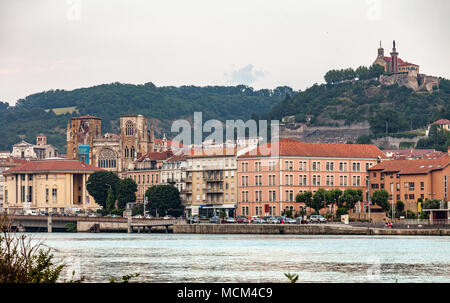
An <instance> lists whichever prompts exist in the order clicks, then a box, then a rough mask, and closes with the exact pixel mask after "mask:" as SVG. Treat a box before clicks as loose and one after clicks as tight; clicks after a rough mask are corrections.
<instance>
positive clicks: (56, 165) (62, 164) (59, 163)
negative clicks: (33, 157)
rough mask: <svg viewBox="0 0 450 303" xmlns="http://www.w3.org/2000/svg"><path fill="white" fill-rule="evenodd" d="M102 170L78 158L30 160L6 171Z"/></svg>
mask: <svg viewBox="0 0 450 303" xmlns="http://www.w3.org/2000/svg"><path fill="white" fill-rule="evenodd" d="M100 170H102V169H101V168H98V167H96V166H94V165H90V164H87V163H82V162H81V161H78V160H39V161H29V162H27V163H24V164H22V165H19V166H16V167H14V168H11V169H8V170H7V171H5V172H4V173H18V172H39V171H44V172H45V171H61V172H64V171H65V172H72V171H79V172H81V171H83V172H91V171H100Z"/></svg>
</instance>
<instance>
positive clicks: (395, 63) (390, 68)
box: [373, 41, 419, 73]
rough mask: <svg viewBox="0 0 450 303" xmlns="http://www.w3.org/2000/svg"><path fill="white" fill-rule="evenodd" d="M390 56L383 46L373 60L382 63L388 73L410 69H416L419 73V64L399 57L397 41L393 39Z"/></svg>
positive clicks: (404, 71) (406, 71)
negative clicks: (386, 55) (385, 52)
mask: <svg viewBox="0 0 450 303" xmlns="http://www.w3.org/2000/svg"><path fill="white" fill-rule="evenodd" d="M390 55H391V56H390V57H385V56H384V49H383V47H381V41H380V48H378V56H377V58H376V59H375V61H374V62H373V64H377V65H381V66H383V67H384V71H385V72H386V73H408V72H410V71H414V72H417V73H419V65H417V64H414V63H410V62H406V61H403V60H402V59H400V58H399V57H398V52H397V49H396V48H395V41H393V47H392V51H391V53H390Z"/></svg>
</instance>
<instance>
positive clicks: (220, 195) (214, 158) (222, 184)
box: [182, 148, 238, 216]
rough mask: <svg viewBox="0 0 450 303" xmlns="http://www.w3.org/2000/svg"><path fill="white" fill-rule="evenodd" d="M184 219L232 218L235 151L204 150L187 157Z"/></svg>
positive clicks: (234, 199)
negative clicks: (204, 217)
mask: <svg viewBox="0 0 450 303" xmlns="http://www.w3.org/2000/svg"><path fill="white" fill-rule="evenodd" d="M186 159H187V167H186V187H185V188H184V189H183V190H182V193H184V194H185V199H186V200H185V206H186V207H185V211H186V216H192V215H198V214H200V215H202V214H204V215H209V216H212V215H213V214H216V215H219V214H220V212H222V211H223V212H225V214H226V215H227V216H234V215H235V209H236V203H237V186H238V184H237V160H236V149H235V148H231V149H222V148H221V149H216V150H214V149H208V150H207V151H200V152H199V151H196V153H195V154H191V155H187V156H186Z"/></svg>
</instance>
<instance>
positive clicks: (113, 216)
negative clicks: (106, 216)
mask: <svg viewBox="0 0 450 303" xmlns="http://www.w3.org/2000/svg"><path fill="white" fill-rule="evenodd" d="M118 217H119V216H118V215H115V214H114V215H111V218H118Z"/></svg>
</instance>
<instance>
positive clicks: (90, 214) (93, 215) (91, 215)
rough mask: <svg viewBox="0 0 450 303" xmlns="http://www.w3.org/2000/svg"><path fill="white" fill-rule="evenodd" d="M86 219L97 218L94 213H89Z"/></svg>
mask: <svg viewBox="0 0 450 303" xmlns="http://www.w3.org/2000/svg"><path fill="white" fill-rule="evenodd" d="M88 217H90V218H97V217H98V216H97V214H96V213H89V214H88Z"/></svg>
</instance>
